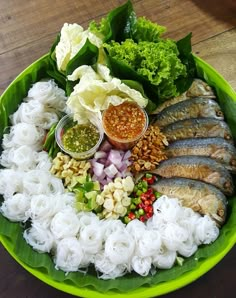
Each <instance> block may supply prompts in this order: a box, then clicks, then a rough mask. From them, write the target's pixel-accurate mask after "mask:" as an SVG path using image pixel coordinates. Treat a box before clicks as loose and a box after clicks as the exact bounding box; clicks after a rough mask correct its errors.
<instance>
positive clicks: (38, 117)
mask: <svg viewBox="0 0 236 298" xmlns="http://www.w3.org/2000/svg"><path fill="white" fill-rule="evenodd" d="M58 115H59V113H58V112H56V110H54V109H52V108H49V107H47V108H46V107H45V106H44V105H43V104H41V103H40V102H39V101H36V100H35V101H33V100H32V101H29V102H23V103H22V104H21V105H20V107H19V109H18V110H17V111H16V112H15V113H14V114H13V115H12V117H11V122H12V124H13V125H17V124H19V123H27V124H35V125H36V126H37V127H40V128H43V129H49V128H50V127H51V125H52V124H53V123H55V122H57V121H59V116H58Z"/></svg>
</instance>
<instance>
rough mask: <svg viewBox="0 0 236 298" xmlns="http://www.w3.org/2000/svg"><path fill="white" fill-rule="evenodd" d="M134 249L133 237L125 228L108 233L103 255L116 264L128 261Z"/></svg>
mask: <svg viewBox="0 0 236 298" xmlns="http://www.w3.org/2000/svg"><path fill="white" fill-rule="evenodd" d="M134 249H135V244H134V238H133V237H132V235H130V234H129V233H128V232H127V231H126V230H124V231H123V233H120V232H114V233H112V234H110V236H109V237H108V238H107V241H106V243H105V255H106V256H108V257H109V259H110V260H111V262H113V263H114V264H116V265H119V264H127V263H129V262H130V260H131V258H132V255H133V252H134Z"/></svg>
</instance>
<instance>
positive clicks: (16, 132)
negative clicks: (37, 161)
mask: <svg viewBox="0 0 236 298" xmlns="http://www.w3.org/2000/svg"><path fill="white" fill-rule="evenodd" d="M44 135H45V131H44V129H42V128H40V127H36V126H35V125H34V124H29V123H18V124H16V125H14V126H12V127H11V130H10V133H9V134H5V135H4V136H3V142H2V147H3V149H7V148H11V147H13V148H18V147H20V146H22V145H28V146H31V147H32V148H33V149H34V150H42V146H43V142H42V141H43V138H44Z"/></svg>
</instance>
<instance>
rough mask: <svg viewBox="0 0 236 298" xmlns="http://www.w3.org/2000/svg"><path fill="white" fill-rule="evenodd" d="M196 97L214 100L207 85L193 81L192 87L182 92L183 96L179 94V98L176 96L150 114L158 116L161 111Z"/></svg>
mask: <svg viewBox="0 0 236 298" xmlns="http://www.w3.org/2000/svg"><path fill="white" fill-rule="evenodd" d="M198 96H201V97H207V98H215V97H216V96H215V95H214V92H213V90H212V88H211V87H210V86H209V85H208V84H207V83H205V82H204V81H202V80H200V79H194V80H193V82H192V85H191V86H190V88H189V89H188V90H187V91H186V92H184V93H183V94H181V95H179V96H176V97H173V98H171V99H169V100H166V101H165V102H163V103H162V104H161V105H160V106H158V107H157V108H156V109H155V111H153V112H152V114H158V113H160V112H161V111H162V110H164V109H165V108H167V107H169V106H171V105H173V104H176V103H178V102H181V101H184V100H186V99H189V98H191V97H198Z"/></svg>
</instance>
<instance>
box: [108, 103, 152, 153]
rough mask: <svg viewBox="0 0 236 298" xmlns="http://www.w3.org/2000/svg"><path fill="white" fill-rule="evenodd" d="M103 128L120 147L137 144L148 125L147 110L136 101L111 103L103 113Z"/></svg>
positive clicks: (112, 141) (129, 146)
mask: <svg viewBox="0 0 236 298" xmlns="http://www.w3.org/2000/svg"><path fill="white" fill-rule="evenodd" d="M102 120H103V128H104V131H105V134H106V135H107V137H108V139H109V141H110V142H111V143H112V144H113V145H114V146H115V147H116V148H118V149H124V150H126V149H129V148H131V147H132V146H134V145H135V144H136V142H137V141H138V140H139V138H140V137H141V136H142V135H143V134H144V133H145V131H146V129H147V126H148V118H147V114H146V112H145V111H144V110H143V109H142V108H140V107H139V106H138V105H137V104H136V103H134V102H130V101H125V102H123V103H122V104H120V105H118V106H113V105H110V106H109V107H108V109H107V110H105V111H104V113H103V119H102Z"/></svg>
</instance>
